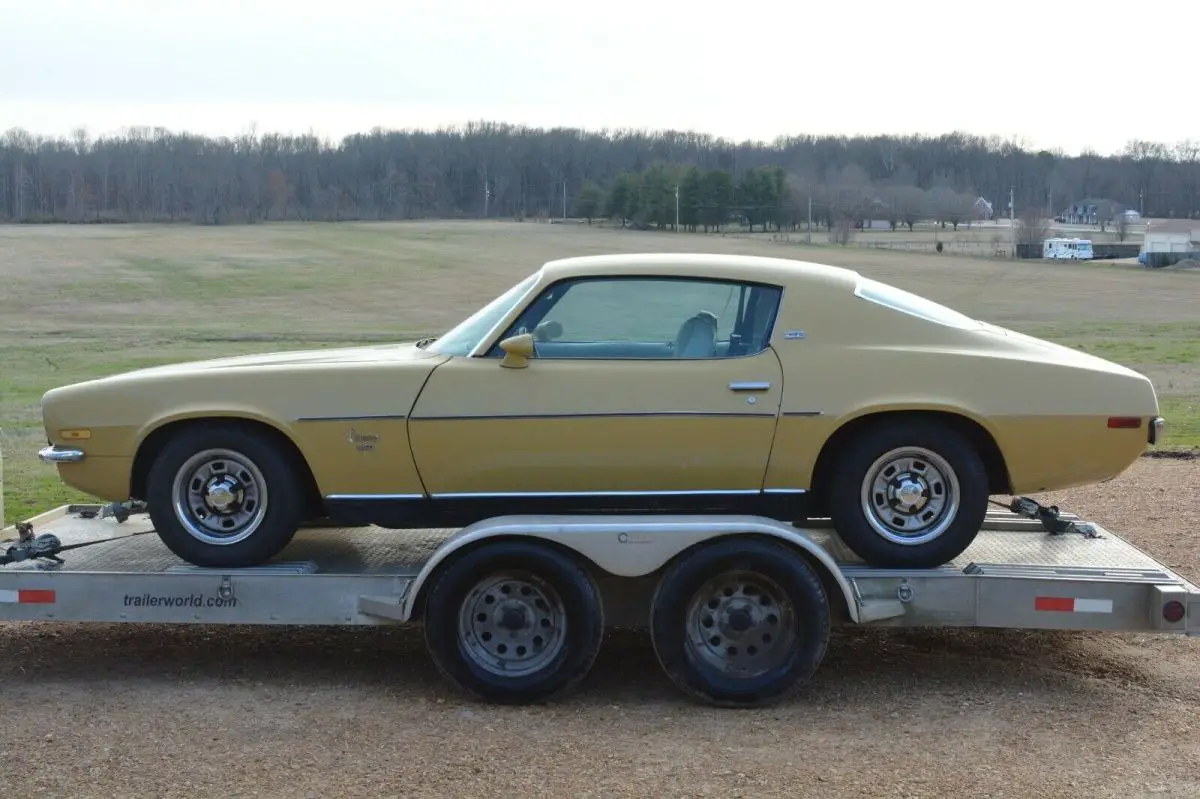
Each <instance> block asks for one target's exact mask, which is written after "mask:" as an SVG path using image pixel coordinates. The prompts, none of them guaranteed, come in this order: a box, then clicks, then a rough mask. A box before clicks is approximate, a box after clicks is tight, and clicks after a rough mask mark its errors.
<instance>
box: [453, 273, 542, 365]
mask: <svg viewBox="0 0 1200 799" xmlns="http://www.w3.org/2000/svg"><path fill="white" fill-rule="evenodd" d="M537 276H538V273H537V272H534V273H533V274H532V275H530V276H529V277H527V278H525V279H524V280H522V281H521V282H520V283H518V284H516V285H515V286H513V287H512V288H510V289H509V290H508V291H506V292H504V293H503V294H501V295H500V296H499V297H497V298H496V299H494V300H492V301H491V302H489V303H488V304H487V305H485V306H483V307H482V308H480V309H479V310H478V311H476V312H475V313H473V314H471V315H470V316H468V317H467V318H466V319H464V320H463V321H461V322H459V323H458V324H457V325H455V326H454V327H453V328H451V329H450V330H449V331H447V332H446V334H445V335H443V336H441V337H439V338H438V339H436V340H435V341H433V342H432V343H431V344H430V345H429V351H430V352H436V353H439V354H441V355H468V354H470V352H471V350H473V349H475V345H476V344H478V343H479V340H480V339H482V338H483V337H484V336H486V335H487V334H488V331H490V330H491V329H492V328H493V327H495V326H496V325H497V324H499V323H500V320H502V319H503V318H504V317H505V315H507V314H508V312H509V311H511V310H512V307H513V305H515V304H516V303H517V301H518V300H520V298H521V296H522V295H523V294H524V293H525V292H526V291H528V290H529V288H530V287H531V286H532V285H533V283H534V281H536V280H537Z"/></svg>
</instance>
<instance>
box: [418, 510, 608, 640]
mask: <svg viewBox="0 0 1200 799" xmlns="http://www.w3.org/2000/svg"><path fill="white" fill-rule="evenodd" d="M460 535H461V534H460ZM455 538H458V536H456V537H455ZM455 538H452V539H451V540H450V541H448V542H447V543H446V544H443V545H442V547H440V548H439V549H438V550H437V552H435V553H434V555H433V557H431V558H430V559H429V560H428V561H426V562H425V564H424V565H423V566H422V567H421V571H420V572H419V573H418V574H417V576H416V577H415V578H413V583H412V586H411V587H410V589H409V591H408V594H407V595H406V596H405V599H404V600H403V604H404V610H403V612H402V614H401V615H402V616H403V618H404V619H406V620H409V621H411V620H413V619H416V618H418V617H420V616H421V615H423V614H424V612H425V601H426V599H427V598H428V597H429V591H430V589H431V588H432V586H433V584H434V583H435V582H437V579H436V578H437V575H438V574H440V573H442V572H444V571H445V570H446V569H449V568H450V567H451V566H453V565H454V564H455V563H457V562H458V561H459V560H461V559H462V558H464V557H466V556H467V555H469V554H470V553H472V552H474V551H476V550H477V549H479V548H480V547H486V546H491V545H493V544H501V543H516V542H520V543H536V544H538V545H539V546H544V547H546V549H551V550H554V551H556V552H558V553H559V554H560V555H564V556H566V557H567V558H569V559H571V561H573V562H574V563H575V564H577V565H578V566H579V567H580V568H582V569H584V570H585V571H587V572H588V573H589V574H590V575H591V577H592V579H593V580H595V579H596V578H598V577H600V576H602V575H603V576H609V575H610V574H611V573H610V572H608V571H607V570H605V569H604V568H602V567H601V566H600V565H599V564H597V563H596V562H595V561H593V560H592V559H591V558H589V557H588V556H587V555H585V554H583V553H582V552H580V551H579V550H578V549H575V548H574V547H571V546H567V545H566V544H564V543H562V542H561V541H558V540H556V539H553V538H548V537H546V536H544V535H538V534H536V533H511V532H510V533H498V534H496V535H484V536H479V537H471V538H470V539H467V538H466V537H465V536H463V537H462V543H459V544H457V545H456V544H455Z"/></svg>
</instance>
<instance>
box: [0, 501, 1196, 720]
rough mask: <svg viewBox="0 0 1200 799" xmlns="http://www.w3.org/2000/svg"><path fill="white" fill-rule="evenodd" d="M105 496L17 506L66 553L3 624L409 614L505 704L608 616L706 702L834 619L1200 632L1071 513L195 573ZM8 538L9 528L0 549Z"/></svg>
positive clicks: (457, 674)
mask: <svg viewBox="0 0 1200 799" xmlns="http://www.w3.org/2000/svg"><path fill="white" fill-rule="evenodd" d="M100 510H101V508H100V506H98V505H72V506H63V507H61V508H58V509H56V510H54V511H50V512H48V513H45V514H42V515H40V516H38V517H35V518H33V519H31V520H29V522H28V524H30V525H32V531H31V530H30V528H28V527H26V528H25V531H24V532H25V537H26V540H27V543H28V542H29V540H30V535H32V537H33V538H37V537H38V536H41V535H45V534H51V535H52V536H54V537H56V538H57V539H58V543H60V544H61V545H62V547H63V548H65V550H66V551H60V552H59V554H58V556H57V557H58V559H59V560H60V561H61V562H60V563H54V562H51V561H47V560H36V561H35V560H23V561H18V562H11V563H9V564H8V565H5V566H3V567H0V620H8V621H47V620H54V621H68V622H143V623H146V622H148V623H203V624H295V625H378V624H394V623H403V622H408V621H421V622H424V628H425V635H426V641H427V643H428V645H429V649H430V653H431V655H432V656H433V657H434V660H435V662H436V663H437V665H438V667H439V669H440V670H441V671H442V673H443V674H444V675H445V676H447V677H448V678H450V679H451V680H452V681H453V682H455V683H457V684H458V685H459V686H460V687H461V688H464V689H465V690H467V691H469V692H472V693H474V694H475V695H477V696H481V697H483V698H486V699H489V700H494V701H508V702H514V701H534V700H539V699H545V698H547V697H550V696H553V695H557V694H560V693H562V692H563V691H565V690H567V689H568V688H570V687H573V686H574V685H575V684H576V683H577V682H578V681H579V680H581V679H582V678H583V676H584V675H585V674H586V672H587V670H588V669H589V668H590V667H591V665H592V663H593V662H594V658H595V655H596V652H597V651H598V650H599V647H600V641H601V636H602V633H603V629H604V627H605V626H606V625H609V626H622V627H649V629H650V633H651V639H652V641H653V643H654V647H655V650H656V653H657V655H658V657H659V661H660V663H661V664H662V665H663V668H664V669H665V670H666V671H667V673H668V674H669V675H670V677H671V678H672V679H673V680H674V681H675V682H676V684H677V685H678V686H679V687H680V688H682V689H683V690H685V691H686V692H688V693H690V694H691V695H693V696H694V697H696V698H698V699H701V700H702V701H706V702H710V703H714V704H721V705H756V704H765V703H767V702H769V701H772V700H774V699H778V698H780V697H782V696H784V695H785V694H787V693H789V692H790V691H791V690H794V689H795V688H796V687H797V686H798V685H800V684H802V683H803V682H804V681H806V680H807V679H808V677H810V676H811V675H812V673H813V672H814V671H815V670H816V668H817V667H818V666H819V664H820V661H821V660H822V658H823V656H824V653H825V649H826V646H827V643H828V631H829V627H830V625H831V624H838V623H850V624H860V625H866V624H870V625H878V626H892V627H918V626H925V627H944V626H960V627H1006V628H1025V629H1060V630H1108V631H1128V632H1153V633H1165V634H1181V635H1188V636H1197V635H1200V588H1197V586H1196V585H1194V584H1193V583H1191V582H1189V581H1188V580H1187V579H1185V578H1184V577H1182V576H1181V575H1179V574H1177V573H1175V572H1174V571H1172V570H1171V569H1170V568H1168V567H1167V566H1165V565H1163V564H1162V563H1160V562H1158V561H1157V560H1155V559H1154V558H1153V557H1151V556H1150V555H1148V554H1146V553H1144V552H1142V551H1141V550H1139V549H1138V548H1137V547H1135V546H1133V545H1132V544H1130V543H1129V542H1127V541H1125V540H1124V539H1123V538H1121V537H1120V536H1119V535H1117V534H1115V533H1113V532H1111V531H1108V530H1105V529H1104V528H1102V527H1100V526H1098V525H1094V524H1090V523H1086V522H1084V521H1083V520H1081V519H1079V518H1078V517H1075V516H1071V515H1069V514H1062V515H1061V518H1062V520H1063V521H1064V522H1072V523H1074V527H1073V528H1072V529H1070V530H1069V531H1067V532H1061V533H1051V532H1048V531H1047V529H1046V528H1045V527H1043V525H1042V524H1041V523H1039V522H1038V521H1037V520H1035V519H1032V518H1025V517H1022V516H1019V515H1017V514H1015V513H1012V512H1011V511H1009V510H1000V511H993V512H991V513H989V515H988V517H987V520H986V522H985V525H984V527H983V529H982V530H981V532H980V534H979V536H978V538H977V539H976V541H975V543H974V544H973V545H972V546H971V547H970V549H968V550H967V551H966V552H965V553H964V554H963V555H962V556H961V557H960V558H958V559H956V560H955V561H954V562H952V563H949V564H946V565H945V566H942V567H940V568H937V569H924V570H911V571H902V570H895V569H877V568H870V567H867V566H865V565H863V564H862V563H861V562H860V561H857V559H856V558H855V557H854V556H853V554H852V553H850V551H849V550H848V549H847V548H846V547H845V546H844V545H843V544H841V542H840V541H839V540H838V538H837V536H836V534H835V533H834V532H833V531H832V529H831V528H830V527H829V525H828V522H826V521H824V520H818V521H815V522H812V523H810V524H809V525H807V526H805V527H804V528H799V527H796V526H793V525H788V524H783V523H780V522H776V521H773V520H769V519H764V518H760V517H751V516H701V517H696V516H619V515H612V516H591V517H579V516H575V517H568V516H507V517H501V518H496V519H490V520H487V521H484V522H481V523H478V524H476V525H472V526H471V527H468V528H465V529H463V530H427V531H421V532H419V533H415V534H414V533H412V532H397V531H388V530H381V529H378V528H373V527H362V528H330V527H321V526H313V527H306V528H304V529H302V530H301V531H300V532H299V533H298V534H297V535H296V538H295V539H294V540H293V542H292V543H291V544H290V545H289V546H288V547H287V549H285V550H284V551H283V553H281V555H280V556H279V557H278V558H276V560H275V561H273V562H271V563H270V564H267V565H265V566H261V567H253V568H241V569H208V568H199V567H195V566H191V565H189V564H187V563H184V562H183V561H180V560H179V559H178V558H176V557H175V556H174V555H173V554H171V553H170V552H169V551H168V550H167V549H166V547H165V546H163V545H162V544H161V543H160V542H159V540H158V537H157V535H155V534H154V532H153V529H152V527H151V525H150V521H149V518H148V517H147V516H146V515H144V514H134V515H131V516H129V517H128V518H127V519H126V520H125V521H123V522H118V521H117V520H116V519H114V518H113V517H111V516H110V517H108V518H101V513H100ZM18 534H19V528H18V526H13V527H9V528H5V530H4V531H3V533H2V534H0V540H2V541H4V542H5V543H0V554H3V553H4V552H5V551H6V550H7V549H8V548H9V547H11V546H12V545H13V544H14V543H15V542H16V539H17V538H18ZM77 544H85V546H80V547H78V548H74V549H71V547H72V546H73V545H77ZM18 549H19V547H18ZM564 568H565V571H564ZM556 569H557V570H558V571H555V570H556ZM497 575H498V576H497ZM722 575H723V576H724V579H725V582H723V583H722V582H713V580H719V578H721V577H722ZM489 580H491V582H490V583H489V582H488V581H489ZM706 592H707V593H706ZM504 642H508V643H507V644H506V643H504ZM518 652H519V653H520V656H519V657H518V655H517V654H516V653H518ZM771 653H774V654H773V655H771ZM768 655H771V656H770V657H769V656H768ZM539 658H540V659H539ZM772 658H773V659H772ZM781 658H782V659H781Z"/></svg>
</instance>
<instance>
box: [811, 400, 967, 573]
mask: <svg viewBox="0 0 1200 799" xmlns="http://www.w3.org/2000/svg"><path fill="white" fill-rule="evenodd" d="M889 453H890V454H889ZM906 453H907V454H910V455H912V456H914V457H915V458H916V460H915V461H913V463H914V466H913V468H912V469H911V470H905V469H903V468H901V469H899V470H897V471H895V472H894V474H892V475H891V477H892V483H891V486H892V487H893V488H894V487H896V486H897V485H904V484H905V482H904V481H903V480H902V479H901V478H902V477H903V476H904V475H906V474H907V475H912V476H914V477H915V478H916V479H913V480H911V481H909V487H910V488H911V487H914V486H915V487H917V488H923V489H924V490H923V491H922V492H921V501H922V502H924V504H923V506H921V507H919V508H918V511H917V512H916V513H909V512H905V511H903V510H902V511H895V506H893V505H891V504H890V503H891V502H893V501H897V502H898V501H899V500H900V498H898V497H893V496H890V495H889V494H888V493H887V491H872V492H871V494H870V504H871V506H872V507H876V508H880V507H882V508H889V509H892V510H893V511H894V512H892V513H887V514H884V513H882V512H880V513H869V512H868V511H867V510H866V509H865V508H864V507H863V504H864V501H865V500H864V497H863V492H864V491H865V484H866V483H868V482H871V483H873V482H874V478H873V476H872V475H880V476H881V479H884V478H886V477H888V475H886V474H884V472H886V471H887V468H886V464H885V466H884V467H883V471H882V472H881V471H880V468H881V467H880V466H879V463H880V461H881V459H883V458H884V457H885V456H887V457H888V463H894V462H895V461H896V459H898V458H903V457H905V454H906ZM900 466H901V467H903V463H901V464H900ZM988 488H989V485H988V474H987V469H986V468H985V466H984V463H983V459H982V458H981V457H980V455H979V453H978V452H977V451H976V450H975V448H974V447H973V446H972V445H971V442H970V441H969V440H968V439H967V438H966V436H964V435H962V434H961V433H959V432H958V431H957V430H955V429H954V428H952V427H950V426H948V425H945V424H939V423H937V422H935V421H932V420H925V419H920V420H907V421H889V422H885V423H882V424H879V425H876V426H872V427H870V428H869V429H867V430H864V431H863V432H861V433H859V434H858V435H856V436H854V438H853V439H852V440H851V441H849V442H848V443H847V444H846V445H845V447H844V448H843V449H842V452H841V453H840V455H839V457H838V459H837V463H836V465H835V466H834V470H833V474H832V476H831V479H830V481H829V489H828V491H829V497H828V500H829V514H830V517H831V520H832V521H833V526H834V528H835V529H836V530H837V532H838V535H839V537H840V538H841V539H842V541H844V542H845V544H846V546H848V547H849V548H850V549H851V550H853V552H854V553H855V554H856V555H858V556H859V557H860V558H862V559H863V560H864V561H866V562H867V563H868V564H870V565H872V566H877V567H881V568H910V569H926V568H934V567H937V566H941V565H943V564H946V563H949V562H950V561H952V560H954V559H955V558H956V557H958V556H959V555H961V554H962V553H963V552H964V551H965V550H966V549H967V547H969V546H970V545H971V542H972V541H974V540H975V536H976V535H977V534H978V532H979V528H980V526H981V525H982V524H983V521H984V517H985V516H986V514H987V506H988V497H989V492H988ZM939 499H940V500H941V504H939ZM913 507H915V506H913V505H909V506H907V508H906V510H907V509H911V508H913ZM923 516H929V519H924V518H922V517H923ZM885 519H891V520H892V521H895V520H900V519H907V520H909V521H911V523H912V525H914V526H913V531H914V533H915V532H920V531H921V530H924V533H922V535H924V536H926V537H927V539H928V540H922V539H921V537H919V536H917V535H915V534H914V535H912V536H911V537H910V540H909V541H908V542H901V541H898V540H889V538H888V537H886V536H885V534H884V533H883V532H881V531H880V530H878V529H876V527H875V526H874V525H875V524H879V525H880V526H881V527H883V528H884V530H886V531H888V532H889V533H890V534H892V535H893V537H894V538H902V537H904V536H903V533H902V532H898V531H899V530H900V528H899V527H897V526H895V525H889V524H888V523H887V522H886V521H885ZM921 524H924V526H923V527H921V526H917V525H921Z"/></svg>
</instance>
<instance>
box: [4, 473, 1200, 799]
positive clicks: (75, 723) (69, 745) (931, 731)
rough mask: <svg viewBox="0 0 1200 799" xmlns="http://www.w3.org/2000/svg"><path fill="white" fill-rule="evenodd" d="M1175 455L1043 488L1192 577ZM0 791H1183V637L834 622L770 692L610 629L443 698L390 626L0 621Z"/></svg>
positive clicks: (1193, 722)
mask: <svg viewBox="0 0 1200 799" xmlns="http://www.w3.org/2000/svg"><path fill="white" fill-rule="evenodd" d="M1197 489H1200V460H1191V461H1184V460H1150V459H1147V460H1143V461H1142V462H1140V463H1139V464H1138V465H1137V466H1135V467H1134V468H1133V469H1132V470H1131V471H1130V472H1129V473H1128V474H1126V475H1125V476H1123V477H1121V478H1120V479H1118V480H1116V481H1113V482H1112V483H1109V484H1107V485H1103V486H1096V487H1092V488H1088V489H1083V490H1077V491H1071V492H1064V493H1062V494H1057V495H1053V496H1048V497H1045V498H1043V501H1052V502H1055V503H1057V504H1059V505H1060V506H1061V507H1063V508H1064V509H1069V510H1073V511H1075V512H1078V513H1080V514H1082V515H1084V516H1085V517H1087V518H1090V519H1093V520H1094V521H1097V522H1099V523H1100V524H1103V525H1105V526H1109V527H1111V528H1112V529H1114V530H1117V531H1120V532H1122V533H1123V534H1125V535H1127V536H1128V537H1129V538H1131V539H1132V540H1133V541H1134V542H1135V543H1136V544H1138V545H1139V546H1141V547H1142V548H1144V549H1146V550H1147V551H1149V552H1150V553H1152V554H1154V555H1155V556H1156V557H1158V558H1160V559H1161V560H1163V561H1164V562H1165V563H1167V564H1168V565H1170V566H1172V567H1175V568H1177V569H1179V570H1181V571H1182V572H1183V573H1184V574H1186V575H1189V576H1190V577H1192V578H1193V579H1197V578H1200V537H1197V536H1196V534H1195V532H1194V531H1195V530H1197V529H1198V528H1200V503H1198V502H1197V499H1196V497H1197V494H1198V493H1200V492H1198V491H1197ZM0 673H2V674H3V682H2V683H0V696H3V698H4V700H5V707H4V712H3V725H2V730H0V786H3V788H4V794H5V795H6V796H13V797H25V796H42V795H56V796H66V795H70V796H196V795H220V796H223V797H225V796H272V797H274V796H302V797H330V796H339V797H340V796H352V795H370V796H401V795H403V796H454V797H471V796H487V797H495V796H535V795H536V796H606V797H608V796H656V797H657V796H685V795H686V796H721V797H726V796H788V797H796V796H822V797H824V796H835V795H836V796H887V797H907V796H955V797H959V796H1012V797H1039V796H1088V797H1108V796H1112V797H1118V796H1119V797H1129V796H1178V797H1185V796H1186V797H1195V796H1197V795H1200V767H1198V766H1197V762H1200V738H1198V737H1197V736H1196V732H1195V731H1196V730H1197V729H1200V682H1198V681H1197V680H1196V674H1197V673H1200V640H1195V639H1193V640H1187V639H1179V638H1174V637H1171V638H1168V637H1161V638H1160V637H1155V636H1138V635H1091V634H1064V633H1020V632H1008V631H957V632H955V631H884V630H862V629H859V630H843V631H839V632H838V633H837V634H836V636H835V639H834V641H833V643H832V646H831V649H830V653H829V656H828V657H827V659H826V661H825V664H824V666H823V668H822V669H821V670H820V672H819V673H818V676H817V678H816V679H815V680H814V681H813V682H812V683H811V686H810V687H808V688H807V689H806V690H805V691H803V692H802V693H801V694H800V695H799V696H798V697H796V698H795V699H793V700H792V701H791V702H789V703H788V704H786V705H784V706H780V707H776V708H772V709H769V710H765V711H763V710H756V711H721V710H714V709H709V708H706V707H700V706H697V705H694V704H691V703H690V702H688V701H687V700H686V699H685V698H683V695H682V694H681V693H679V692H678V691H676V690H675V689H674V688H673V687H672V686H671V685H670V684H669V683H668V682H667V680H666V678H665V677H664V676H662V675H661V673H660V672H659V669H658V667H657V664H656V662H655V660H654V657H653V653H652V651H651V649H650V645H649V642H648V640H647V639H645V638H644V637H643V636H641V635H635V634H629V633H620V634H616V635H614V636H613V637H611V638H610V639H609V640H608V641H607V642H606V644H605V647H604V650H603V652H602V653H601V657H600V660H599V662H598V663H597V666H596V668H595V671H594V672H593V674H592V675H591V677H590V678H589V679H588V680H587V681H586V682H585V683H584V685H583V686H582V688H581V690H580V691H579V692H578V693H576V694H575V695H574V696H573V697H572V698H570V699H569V700H567V701H565V702H563V703H560V704H557V705H552V706H546V707H536V708H497V707H491V706H486V705H480V704H475V703H472V702H469V701H464V700H463V699H462V698H461V697H460V696H458V695H457V694H455V693H454V692H452V691H451V690H450V689H448V688H447V687H446V686H445V685H444V684H443V683H442V682H441V681H440V680H439V679H438V677H437V675H436V673H435V672H434V669H433V667H432V665H431V663H430V661H429V659H428V657H427V656H426V654H425V652H424V649H423V645H422V641H421V637H420V634H419V631H417V630H415V629H375V628H372V629H347V630H320V631H314V630H291V629H243V628H172V627H133V626H126V627H122V626H118V625H111V626H103V625H93V626H89V625H70V624H58V625H52V624H40V623H39V624H32V623H30V624H5V625H0Z"/></svg>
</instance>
